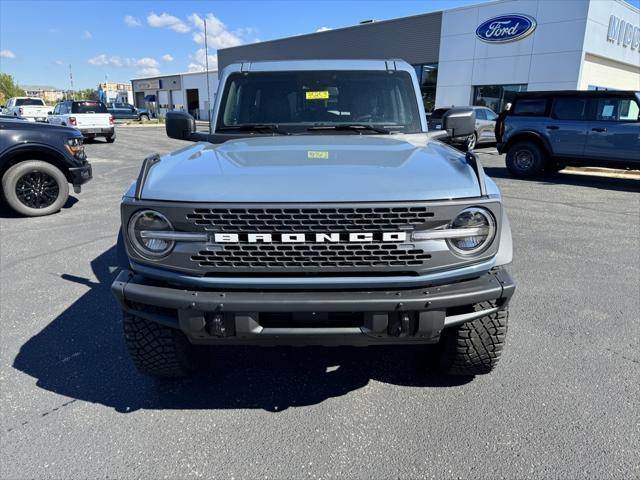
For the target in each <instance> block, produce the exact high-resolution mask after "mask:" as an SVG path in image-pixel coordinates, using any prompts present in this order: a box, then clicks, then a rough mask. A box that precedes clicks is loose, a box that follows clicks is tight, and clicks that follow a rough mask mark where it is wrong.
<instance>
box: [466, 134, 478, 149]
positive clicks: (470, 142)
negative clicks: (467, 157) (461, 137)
mask: <svg viewBox="0 0 640 480" xmlns="http://www.w3.org/2000/svg"><path fill="white" fill-rule="evenodd" d="M477 143H478V134H477V133H475V132H474V133H472V134H471V135H469V138H467V142H466V147H467V152H469V151H471V150H473V149H474V148H476V144H477Z"/></svg>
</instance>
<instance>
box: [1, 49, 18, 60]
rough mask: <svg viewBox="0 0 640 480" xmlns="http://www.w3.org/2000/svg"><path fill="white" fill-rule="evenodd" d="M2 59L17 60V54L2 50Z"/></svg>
mask: <svg viewBox="0 0 640 480" xmlns="http://www.w3.org/2000/svg"><path fill="white" fill-rule="evenodd" d="M0 58H16V54H15V53H13V52H12V51H11V50H0Z"/></svg>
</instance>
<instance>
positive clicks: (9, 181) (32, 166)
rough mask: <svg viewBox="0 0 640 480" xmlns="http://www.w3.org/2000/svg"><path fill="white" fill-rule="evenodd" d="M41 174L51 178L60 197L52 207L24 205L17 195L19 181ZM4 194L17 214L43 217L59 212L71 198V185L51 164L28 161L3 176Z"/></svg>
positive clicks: (15, 166)
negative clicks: (24, 177) (30, 174)
mask: <svg viewBox="0 0 640 480" xmlns="http://www.w3.org/2000/svg"><path fill="white" fill-rule="evenodd" d="M32 172H33V173H35V172H39V173H41V174H44V175H47V176H49V177H51V178H52V179H53V180H54V181H55V183H56V185H57V189H58V196H57V197H56V199H55V201H53V202H52V203H51V204H50V205H48V206H46V207H42V208H33V207H30V206H29V205H26V204H25V203H23V202H22V201H21V200H20V198H19V197H18V194H17V193H16V185H17V183H18V181H19V180H20V179H21V178H22V177H23V176H24V175H27V174H29V173H32ZM2 193H3V196H4V198H5V200H6V202H7V204H8V205H9V207H11V208H12V209H13V210H14V211H15V212H17V213H19V214H20V215H25V216H27V217H41V216H44V215H50V214H52V213H55V212H57V211H59V210H60V209H61V208H62V207H63V206H64V204H65V203H67V199H68V198H69V184H68V180H67V177H65V176H64V173H62V171H61V170H60V169H59V168H58V167H56V166H55V165H51V164H50V163H47V162H43V161H41V160H26V161H23V162H20V163H17V164H15V165H14V166H13V167H11V168H9V169H8V170H7V171H6V172H5V173H4V175H3V176H2Z"/></svg>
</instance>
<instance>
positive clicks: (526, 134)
mask: <svg viewBox="0 0 640 480" xmlns="http://www.w3.org/2000/svg"><path fill="white" fill-rule="evenodd" d="M532 139H533V141H537V142H538V143H539V144H541V145H542V148H544V150H545V151H546V153H547V154H548V155H551V152H552V150H551V144H550V143H549V140H547V139H546V138H545V137H543V136H542V135H540V133H539V132H537V131H535V130H520V131H518V133H516V134H515V135H514V136H513V137H511V138H509V140H508V141H507V143H506V144H505V146H504V149H503V150H504V151H505V152H507V151H509V149H510V148H511V147H512V146H513V145H514V144H515V143H517V142H520V141H527V140H532Z"/></svg>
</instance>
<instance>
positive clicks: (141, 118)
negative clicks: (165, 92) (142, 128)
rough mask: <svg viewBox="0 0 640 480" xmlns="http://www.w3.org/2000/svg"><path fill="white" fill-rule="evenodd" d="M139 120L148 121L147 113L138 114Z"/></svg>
mask: <svg viewBox="0 0 640 480" xmlns="http://www.w3.org/2000/svg"><path fill="white" fill-rule="evenodd" d="M140 121H141V122H142V123H146V122H148V121H149V115H140Z"/></svg>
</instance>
